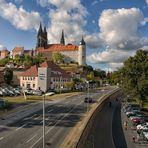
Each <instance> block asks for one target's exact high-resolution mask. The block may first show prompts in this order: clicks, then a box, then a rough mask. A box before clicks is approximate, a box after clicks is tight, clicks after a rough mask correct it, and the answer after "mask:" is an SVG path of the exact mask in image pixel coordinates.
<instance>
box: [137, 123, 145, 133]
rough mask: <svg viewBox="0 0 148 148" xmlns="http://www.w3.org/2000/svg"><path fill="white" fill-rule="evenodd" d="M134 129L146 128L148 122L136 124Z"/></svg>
mask: <svg viewBox="0 0 148 148" xmlns="http://www.w3.org/2000/svg"><path fill="white" fill-rule="evenodd" d="M136 129H137V131H138V130H148V122H145V123H143V124H139V125H137V127H136Z"/></svg>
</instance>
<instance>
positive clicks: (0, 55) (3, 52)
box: [0, 49, 10, 59]
mask: <svg viewBox="0 0 148 148" xmlns="http://www.w3.org/2000/svg"><path fill="white" fill-rule="evenodd" d="M9 54H10V52H9V51H8V50H7V49H3V50H1V51H0V59H4V58H7V57H9Z"/></svg>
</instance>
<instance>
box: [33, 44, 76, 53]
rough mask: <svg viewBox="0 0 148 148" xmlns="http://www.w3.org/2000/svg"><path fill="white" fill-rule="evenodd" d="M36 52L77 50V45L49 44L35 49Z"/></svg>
mask: <svg viewBox="0 0 148 148" xmlns="http://www.w3.org/2000/svg"><path fill="white" fill-rule="evenodd" d="M36 50H37V51H38V52H47V51H48V52H49V51H51V52H54V51H55V52H57V51H77V50H78V46H76V45H72V44H68V45H62V44H49V45H48V47H47V48H44V47H39V48H37V49H36Z"/></svg>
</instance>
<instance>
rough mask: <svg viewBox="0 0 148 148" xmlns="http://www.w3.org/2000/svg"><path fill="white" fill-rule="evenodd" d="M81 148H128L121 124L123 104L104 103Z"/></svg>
mask: <svg viewBox="0 0 148 148" xmlns="http://www.w3.org/2000/svg"><path fill="white" fill-rule="evenodd" d="M85 138H86V139H85V142H84V143H83V146H82V145H81V148H82V147H83V148H127V145H126V141H125V137H124V133H123V129H122V122H121V103H120V102H119V101H115V100H112V105H111V107H109V102H106V103H104V105H103V106H102V108H101V109H100V110H99V112H98V113H97V114H96V116H95V119H94V121H93V124H92V125H91V127H90V128H89V131H88V132H87V137H85Z"/></svg>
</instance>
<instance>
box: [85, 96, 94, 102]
mask: <svg viewBox="0 0 148 148" xmlns="http://www.w3.org/2000/svg"><path fill="white" fill-rule="evenodd" d="M84 102H85V103H92V102H93V99H92V98H91V97H85V99H84Z"/></svg>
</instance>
